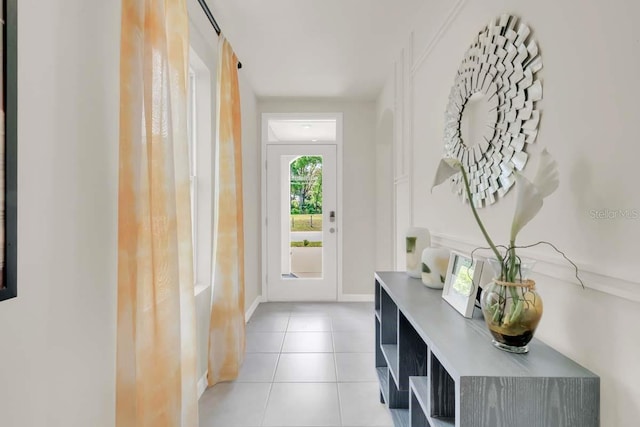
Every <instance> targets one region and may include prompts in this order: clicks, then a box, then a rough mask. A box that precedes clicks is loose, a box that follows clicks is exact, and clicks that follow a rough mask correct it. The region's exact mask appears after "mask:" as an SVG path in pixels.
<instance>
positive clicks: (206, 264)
mask: <svg viewBox="0 0 640 427" xmlns="http://www.w3.org/2000/svg"><path fill="white" fill-rule="evenodd" d="M187 5H188V10H189V18H190V44H191V48H192V49H193V50H194V51H195V53H196V54H197V55H198V57H199V59H200V60H202V61H203V62H204V64H205V65H206V67H207V68H208V70H209V76H210V81H209V82H208V83H209V85H208V87H207V89H209V90H210V102H211V108H210V109H209V115H210V117H208V123H210V126H211V130H210V138H209V139H208V140H202V139H201V140H199V141H198V159H197V165H198V180H199V181H198V182H199V183H198V212H199V216H198V229H197V233H198V237H197V239H198V267H197V269H198V271H197V276H198V277H197V283H198V285H199V287H207V286H210V285H211V272H212V271H211V257H212V238H213V232H212V225H213V224H212V223H213V217H212V215H211V210H212V200H213V188H214V186H213V171H212V167H211V166H212V165H213V164H214V155H215V152H214V151H215V150H214V149H213V141H214V140H215V135H216V104H215V102H216V101H215V100H216V79H217V58H218V36H217V35H216V33H215V31H214V30H213V27H212V26H211V24H210V23H209V21H208V20H207V19H206V17H205V15H204V13H203V12H202V9H201V7H200V5H199V4H198V2H197V1H196V0H189V2H188V3H187ZM231 43H232V44H233V41H232V40H231ZM239 78H240V98H241V99H240V103H241V108H242V156H243V180H244V182H243V184H244V198H243V202H244V221H245V224H244V225H245V227H244V232H245V309H249V307H250V306H251V305H252V304H253V303H254V301H255V300H256V299H257V298H258V297H259V296H260V291H261V284H262V283H261V282H260V259H261V258H260V232H259V228H258V227H259V224H260V168H259V157H260V152H259V149H260V148H259V147H260V144H259V137H258V119H257V117H258V114H257V106H256V103H257V101H256V97H255V94H254V92H253V89H252V88H251V86H250V85H249V84H248V82H247V80H246V78H245V76H244V74H243V72H242V69H240V70H239ZM202 83H207V82H202ZM197 84H198V83H197ZM205 86H206V85H205V84H201V85H200V86H199V89H201V88H203V87H205ZM202 110H203V109H202V108H201V109H200V110H199V111H202ZM213 215H215V212H214V213H213ZM210 314H211V288H210V287H208V288H206V289H204V290H201V292H199V293H198V294H197V295H196V323H197V337H198V376H199V378H202V377H203V376H204V375H205V374H206V372H207V357H208V346H209V344H208V343H209V319H210Z"/></svg>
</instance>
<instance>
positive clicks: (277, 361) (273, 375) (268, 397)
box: [260, 312, 291, 427]
mask: <svg viewBox="0 0 640 427" xmlns="http://www.w3.org/2000/svg"><path fill="white" fill-rule="evenodd" d="M290 319H291V312H289V316H288V317H287V326H286V327H285V333H284V336H283V337H282V342H281V343H280V352H279V353H278V358H277V360H276V367H275V369H274V370H273V374H272V375H271V383H269V392H268V393H267V400H266V401H265V403H264V411H262V419H261V420H260V426H261V427H262V426H264V420H265V418H266V417H267V408H268V407H269V400H270V399H271V392H272V391H273V384H275V380H276V372H277V371H278V365H280V356H282V347H283V346H284V340H285V338H286V336H287V332H286V330H287V329H289V320H290Z"/></svg>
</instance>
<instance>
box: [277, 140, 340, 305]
mask: <svg viewBox="0 0 640 427" xmlns="http://www.w3.org/2000/svg"><path fill="white" fill-rule="evenodd" d="M266 176H267V182H266V190H267V191H266V196H267V203H266V205H267V233H266V235H267V244H266V248H267V298H268V300H269V301H321V300H331V301H335V300H336V299H337V295H338V285H337V283H338V280H337V265H338V250H337V247H338V244H337V242H338V238H337V234H338V231H339V230H338V227H337V224H338V221H337V216H338V215H339V214H340V213H339V212H337V196H336V192H337V191H336V190H337V184H336V182H337V167H336V146H335V145H329V144H326V145H325V144H318V145H316V144H313V145H311V144H291V143H288V144H283V145H279V144H270V145H268V146H267V174H266Z"/></svg>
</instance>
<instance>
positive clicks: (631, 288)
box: [431, 232, 640, 302]
mask: <svg viewBox="0 0 640 427" xmlns="http://www.w3.org/2000/svg"><path fill="white" fill-rule="evenodd" d="M431 242H432V243H434V244H435V245H436V246H444V247H447V248H450V249H455V250H459V251H462V252H466V253H471V251H473V250H474V249H475V248H478V247H484V246H487V244H486V242H482V243H477V242H471V241H468V240H465V239H461V238H459V237H456V236H451V235H447V234H443V233H434V232H432V233H431ZM518 251H519V253H521V255H523V256H525V257H526V258H531V259H535V260H536V267H535V269H534V271H535V272H536V273H539V274H542V275H544V276H547V277H551V278H554V279H558V280H562V281H565V282H568V283H570V284H571V285H572V286H580V285H579V284H578V283H577V280H576V278H575V271H574V269H573V267H572V266H571V265H570V264H569V263H567V262H565V261H564V260H563V259H562V258H559V257H556V258H555V259H554V258H551V257H549V256H543V255H540V254H539V253H534V252H532V251H530V250H518ZM578 268H579V269H580V277H581V278H582V281H583V282H584V286H585V288H589V289H593V290H596V291H600V292H604V293H607V294H610V295H614V296H617V297H619V298H624V299H627V300H630V301H636V302H640V283H638V282H636V281H632V280H629V279H626V278H622V277H614V276H612V275H609V274H606V273H602V272H597V271H593V269H592V268H593V267H591V268H589V267H588V266H584V265H580V264H578Z"/></svg>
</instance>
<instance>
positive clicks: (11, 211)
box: [0, 0, 18, 301]
mask: <svg viewBox="0 0 640 427" xmlns="http://www.w3.org/2000/svg"><path fill="white" fill-rule="evenodd" d="M1 1H2V9H1V13H2V16H1V18H2V19H1V21H2V34H1V36H0V37H2V40H0V46H2V76H1V77H2V86H1V89H0V90H1V91H2V93H1V94H0V95H1V96H0V99H2V110H1V111H0V167H1V168H2V171H1V173H0V199H1V200H0V270H1V274H0V280H1V281H0V301H1V300H6V299H9V298H14V297H16V296H17V295H18V282H17V253H18V252H17V249H18V247H17V237H18V233H17V222H18V221H17V201H18V197H17V196H18V191H17V190H18V188H17V187H18V186H17V172H18V76H17V66H18V62H17V58H18V40H17V36H18V19H17V18H18V10H17V9H18V0H1Z"/></svg>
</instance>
